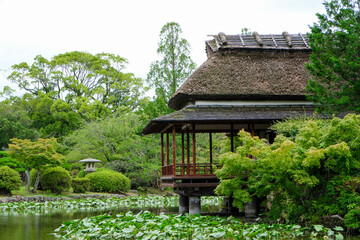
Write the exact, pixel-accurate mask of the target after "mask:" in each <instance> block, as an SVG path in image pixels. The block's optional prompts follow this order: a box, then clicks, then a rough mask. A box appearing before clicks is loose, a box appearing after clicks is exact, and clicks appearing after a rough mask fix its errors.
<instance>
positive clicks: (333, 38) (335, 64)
mask: <svg viewBox="0 0 360 240" xmlns="http://www.w3.org/2000/svg"><path fill="white" fill-rule="evenodd" d="M324 5H325V9H326V14H317V17H318V23H314V25H313V26H311V27H310V28H311V34H309V42H310V47H311V49H312V53H311V55H310V63H309V64H307V69H308V70H309V71H310V73H311V75H312V77H311V79H310V80H309V83H308V86H307V90H308V91H309V93H310V94H309V95H308V99H309V100H310V101H312V102H315V103H318V104H319V107H318V108H319V110H321V111H324V110H325V111H327V112H330V113H332V112H344V111H347V110H350V111H356V112H360V98H359V96H360V75H359V72H360V12H359V7H360V5H359V1H358V0H330V1H327V2H325V3H324Z"/></svg>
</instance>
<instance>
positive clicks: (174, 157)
mask: <svg viewBox="0 0 360 240" xmlns="http://www.w3.org/2000/svg"><path fill="white" fill-rule="evenodd" d="M172 136H173V143H172V147H173V175H174V176H176V132H175V126H172Z"/></svg>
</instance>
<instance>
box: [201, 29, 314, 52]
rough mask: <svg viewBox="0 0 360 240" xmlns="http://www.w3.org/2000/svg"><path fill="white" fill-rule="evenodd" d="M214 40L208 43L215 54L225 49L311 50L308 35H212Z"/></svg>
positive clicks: (255, 33)
mask: <svg viewBox="0 0 360 240" xmlns="http://www.w3.org/2000/svg"><path fill="white" fill-rule="evenodd" d="M210 36H212V37H213V39H212V40H208V41H206V43H207V44H208V46H209V47H210V48H211V50H212V51H213V52H216V51H218V50H225V49H242V48H248V49H279V50H280V49H287V50H289V49H302V50H303V49H310V47H309V40H308V37H307V36H306V34H302V33H298V34H289V33H287V32H283V33H282V34H263V35H260V34H258V33H257V32H254V33H253V34H249V35H241V34H236V35H226V34H225V33H219V34H218V35H210Z"/></svg>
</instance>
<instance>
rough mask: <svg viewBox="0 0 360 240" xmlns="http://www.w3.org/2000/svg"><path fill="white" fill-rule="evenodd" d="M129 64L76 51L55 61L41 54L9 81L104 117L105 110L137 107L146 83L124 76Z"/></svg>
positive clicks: (18, 67)
mask: <svg viewBox="0 0 360 240" xmlns="http://www.w3.org/2000/svg"><path fill="white" fill-rule="evenodd" d="M126 64H127V60H126V59H124V58H122V57H120V56H118V55H114V54H109V53H100V54H95V55H92V54H90V53H86V52H78V51H74V52H68V53H64V54H59V55H57V56H54V57H53V58H52V60H51V61H50V60H47V59H45V58H44V57H42V56H40V55H39V56H37V57H35V59H34V63H33V64H32V65H29V64H27V63H25V62H23V63H20V64H17V65H14V66H12V70H13V72H12V73H11V74H10V76H9V77H8V79H9V80H10V81H12V82H14V83H17V84H18V86H19V87H20V88H21V89H24V90H26V91H28V92H30V93H32V94H33V95H36V96H38V95H40V94H42V95H44V94H45V95H48V94H50V95H48V96H49V97H51V98H53V99H61V100H63V101H65V102H67V103H69V104H71V106H72V108H73V110H77V111H78V112H79V113H81V114H82V113H83V112H84V110H86V109H87V108H89V106H90V110H91V111H92V112H96V111H98V113H97V114H98V115H102V114H103V112H104V111H105V110H104V107H105V108H107V109H108V110H109V111H110V112H114V111H117V110H119V109H123V108H126V109H130V110H132V109H134V108H136V106H137V102H138V100H139V97H140V95H141V94H142V80H141V79H139V78H136V77H135V76H134V75H133V74H132V73H124V72H123V70H124V68H125V65H126ZM101 105H102V106H104V107H101ZM105 112H106V111H105ZM105 115H106V114H105Z"/></svg>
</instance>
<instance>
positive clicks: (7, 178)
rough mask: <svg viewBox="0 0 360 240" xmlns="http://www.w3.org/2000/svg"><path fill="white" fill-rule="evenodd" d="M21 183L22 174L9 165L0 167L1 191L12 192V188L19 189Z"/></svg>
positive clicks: (3, 192)
mask: <svg viewBox="0 0 360 240" xmlns="http://www.w3.org/2000/svg"><path fill="white" fill-rule="evenodd" d="M20 185H21V179H20V175H19V173H18V172H17V171H15V170H13V169H11V168H9V167H8V166H3V167H0V193H2V194H11V191H12V190H18V189H19V188H20Z"/></svg>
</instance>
